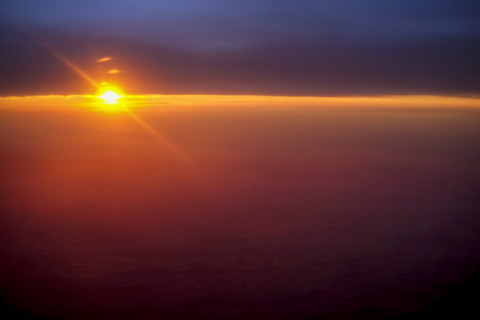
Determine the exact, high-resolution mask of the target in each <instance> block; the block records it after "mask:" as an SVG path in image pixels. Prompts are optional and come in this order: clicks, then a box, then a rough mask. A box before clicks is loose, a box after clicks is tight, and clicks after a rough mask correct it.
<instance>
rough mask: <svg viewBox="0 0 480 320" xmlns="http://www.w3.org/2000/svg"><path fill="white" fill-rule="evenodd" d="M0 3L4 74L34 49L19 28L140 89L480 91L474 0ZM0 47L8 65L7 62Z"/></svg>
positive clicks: (478, 28)
mask: <svg viewBox="0 0 480 320" xmlns="http://www.w3.org/2000/svg"><path fill="white" fill-rule="evenodd" d="M2 6H3V8H4V10H3V15H4V16H5V19H3V20H4V21H5V24H4V28H8V30H7V31H6V32H4V34H7V35H10V36H9V38H8V39H6V40H4V41H3V44H2V46H3V47H4V48H5V50H6V51H8V52H10V54H8V53H7V54H3V58H2V62H1V64H8V66H7V67H6V68H5V65H4V66H3V67H4V68H5V69H7V71H8V70H9V69H11V66H12V64H18V67H19V69H22V68H21V65H22V64H25V61H23V62H22V59H21V56H22V55H28V54H27V53H26V52H27V51H28V50H27V48H28V47H30V50H31V48H33V47H36V46H37V45H36V44H35V43H34V41H32V42H31V43H29V44H27V45H24V46H23V47H22V46H19V45H18V37H16V36H12V33H15V32H16V31H15V30H22V31H23V32H26V33H27V34H30V36H29V37H31V35H32V34H33V35H34V36H33V38H36V39H38V38H41V39H42V40H43V41H48V42H49V43H52V44H53V45H54V46H56V47H58V48H64V49H65V50H66V51H69V53H71V54H73V55H75V59H77V61H78V62H79V63H80V64H81V63H82V61H84V63H85V64H88V63H87V61H88V59H90V57H89V56H88V54H86V52H87V51H89V52H90V54H91V53H92V52H95V51H96V52H98V51H102V50H103V51H111V52H108V54H112V52H113V54H117V55H119V56H122V59H124V60H125V61H127V60H128V61H129V63H128V64H129V66H130V67H131V68H132V72H134V73H136V77H137V79H138V81H140V82H142V83H136V84H135V87H138V90H140V91H152V90H154V91H155V92H156V91H157V90H174V91H176V90H181V91H182V90H183V91H185V92H207V91H208V92H209V93H215V92H218V93H227V92H228V93H230V92H232V93H272V94H282V93H285V94H286V93H288V94H375V93H378V94H385V93H409V92H411V93H435V94H439V93H442V92H444V93H447V94H477V93H478V91H480V89H479V88H478V86H476V85H475V84H474V81H472V79H473V77H474V74H475V73H477V72H478V71H479V70H478V69H479V67H478V66H477V65H478V63H476V59H475V55H477V54H480V52H479V46H478V45H477V43H478V39H480V22H479V21H480V19H478V17H479V12H480V5H479V4H478V3H477V2H476V1H449V0H441V1H427V0H420V1H410V0H407V1H388V2H386V1H379V0H365V1H351V0H339V1H338V0H337V1H333V0H327V1H296V2H292V1H283V0H280V1H269V0H263V1H237V0H229V1H219V0H209V1H201V2H199V1H186V0H184V1H149V0H140V1H109V0H102V1H68V2H66V1H53V0H47V1H41V2H36V1H3V2H2ZM26 38H28V37H26ZM25 41H27V42H28V40H25ZM37 47H38V46H37ZM100 48H101V49H100ZM37 49H38V50H39V52H40V51H41V49H39V48H37ZM80 53H82V54H80ZM9 55H10V56H12V55H13V56H14V57H15V59H14V60H15V61H13V62H12V61H8V59H7V60H6V56H9ZM140 57H141V58H140ZM38 63H42V60H39V61H38ZM134 66H135V67H134ZM58 68H62V66H58ZM7 73H8V72H7ZM10 73H11V72H10ZM132 77H133V75H132ZM142 79H143V81H142ZM52 80H53V79H52ZM155 83H159V84H160V83H161V84H162V85H158V86H155ZM168 88H170V89H168ZM173 88H177V89H173ZM180 88H181V89H180ZM52 90H54V89H53V84H52ZM68 90H70V89H68ZM3 91H5V89H4V90H3ZM0 93H1V94H5V93H4V92H0Z"/></svg>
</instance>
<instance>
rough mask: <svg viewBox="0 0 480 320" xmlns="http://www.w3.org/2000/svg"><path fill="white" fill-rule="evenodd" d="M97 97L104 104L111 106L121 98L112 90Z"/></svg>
mask: <svg viewBox="0 0 480 320" xmlns="http://www.w3.org/2000/svg"><path fill="white" fill-rule="evenodd" d="M98 97H99V98H100V99H102V100H103V102H105V103H110V104H113V103H117V102H118V99H120V98H122V97H123V96H121V95H119V94H118V93H116V92H115V91H113V90H106V91H104V92H103V93H102V94H101V95H100V96H98Z"/></svg>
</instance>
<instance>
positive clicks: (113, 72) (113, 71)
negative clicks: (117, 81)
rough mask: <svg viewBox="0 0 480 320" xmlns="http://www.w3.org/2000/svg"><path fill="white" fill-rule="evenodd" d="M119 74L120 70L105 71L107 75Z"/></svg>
mask: <svg viewBox="0 0 480 320" xmlns="http://www.w3.org/2000/svg"><path fill="white" fill-rule="evenodd" d="M119 72H120V70H118V69H112V70H108V71H107V73H109V74H115V73H119Z"/></svg>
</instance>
